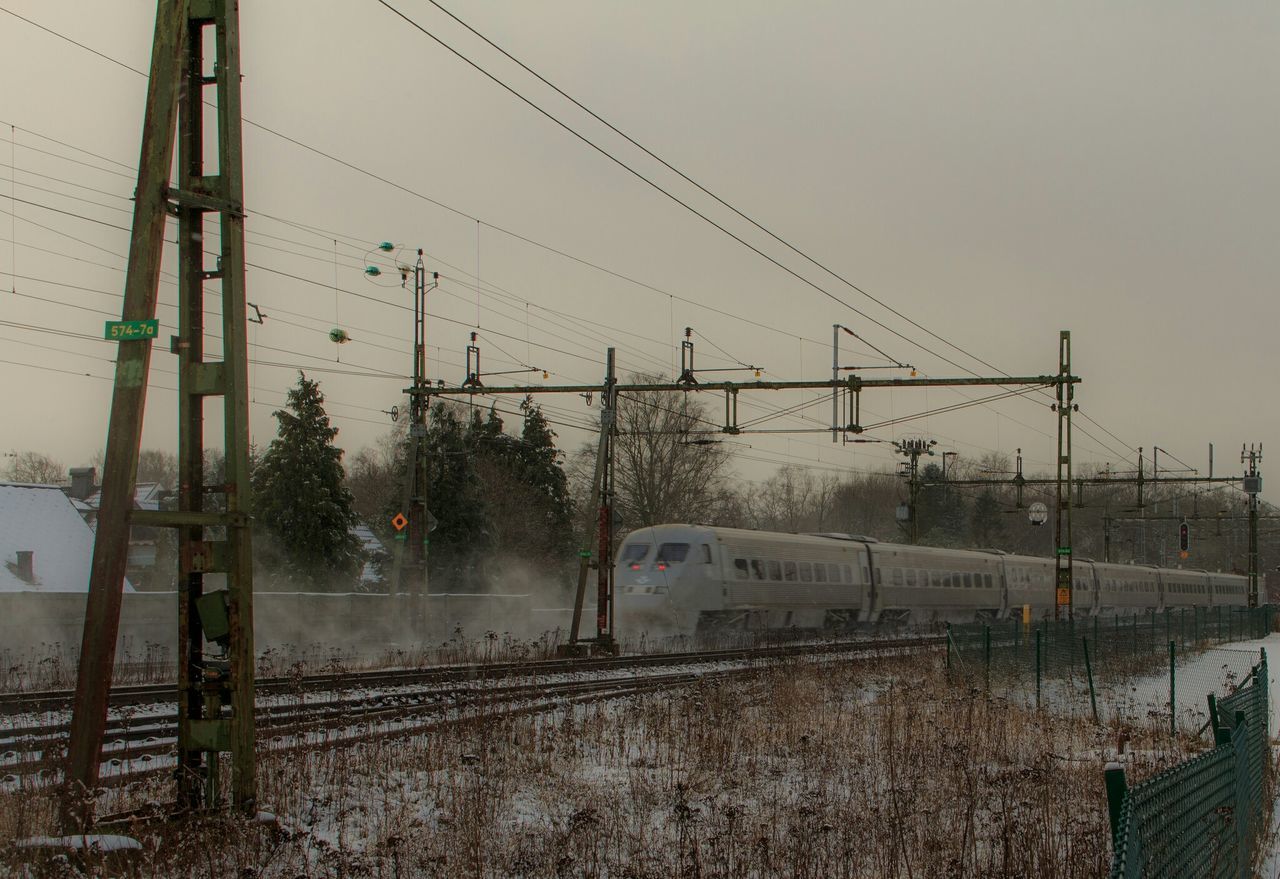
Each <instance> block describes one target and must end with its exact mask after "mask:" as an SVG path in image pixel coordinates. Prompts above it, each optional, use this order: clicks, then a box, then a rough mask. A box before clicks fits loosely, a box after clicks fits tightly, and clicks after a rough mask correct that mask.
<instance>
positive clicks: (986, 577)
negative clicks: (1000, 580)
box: [982, 574, 995, 589]
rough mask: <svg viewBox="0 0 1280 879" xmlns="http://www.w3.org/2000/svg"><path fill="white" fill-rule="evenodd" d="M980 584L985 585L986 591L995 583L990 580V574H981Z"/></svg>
mask: <svg viewBox="0 0 1280 879" xmlns="http://www.w3.org/2000/svg"><path fill="white" fill-rule="evenodd" d="M982 582H983V583H984V584H985V585H986V587H987V588H988V589H990V588H992V587H993V586H994V585H995V581H994V580H993V579H992V578H991V575H990V574H983V575H982Z"/></svg>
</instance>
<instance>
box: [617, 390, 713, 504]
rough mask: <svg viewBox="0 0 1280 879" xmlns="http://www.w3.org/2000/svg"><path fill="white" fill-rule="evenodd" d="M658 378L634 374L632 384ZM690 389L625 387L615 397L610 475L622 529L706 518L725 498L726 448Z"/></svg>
mask: <svg viewBox="0 0 1280 879" xmlns="http://www.w3.org/2000/svg"><path fill="white" fill-rule="evenodd" d="M646 381H657V379H656V378H653V377H651V376H644V375H638V376H634V377H633V382H635V383H643V382H646ZM693 394H694V392H691V391H690V392H685V393H668V392H663V391H628V392H627V393H625V394H620V395H619V397H618V438H617V443H616V446H615V454H614V474H615V480H616V483H615V484H616V488H617V495H618V508H619V511H620V512H621V514H622V519H623V524H624V527H626V528H628V529H632V528H640V527H644V526H646V525H657V524H660V523H662V522H708V521H711V520H713V519H714V518H715V517H716V515H717V513H718V512H719V510H720V508H721V507H722V505H723V501H724V499H725V488H726V482H727V479H728V475H729V457H730V453H729V451H728V449H727V448H726V447H725V446H723V445H721V444H720V442H719V440H718V439H717V438H715V437H712V436H707V435H705V434H699V433H695V431H702V430H706V429H707V428H708V427H711V428H715V427H718V426H719V425H717V424H716V423H715V422H714V421H712V420H711V419H710V418H708V417H707V411H706V406H704V405H703V403H702V402H701V401H700V400H698V399H697V398H696V397H694V395H693Z"/></svg>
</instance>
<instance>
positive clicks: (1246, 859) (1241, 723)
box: [1230, 681, 1266, 877]
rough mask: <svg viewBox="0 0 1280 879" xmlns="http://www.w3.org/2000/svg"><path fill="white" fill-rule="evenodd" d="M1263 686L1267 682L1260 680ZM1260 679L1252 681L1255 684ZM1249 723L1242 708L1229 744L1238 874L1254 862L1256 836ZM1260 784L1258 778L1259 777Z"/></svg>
mask: <svg viewBox="0 0 1280 879" xmlns="http://www.w3.org/2000/svg"><path fill="white" fill-rule="evenodd" d="M1261 684H1262V685H1263V686H1265V685H1266V682H1265V681H1262V682H1261ZM1258 685H1259V682H1257V681H1255V682H1254V686H1258ZM1249 733H1250V729H1249V725H1248V721H1246V720H1245V714H1244V712H1243V711H1237V712H1236V723H1235V728H1234V729H1232V730H1231V732H1230V736H1231V746H1232V750H1233V752H1234V756H1235V767H1234V768H1235V772H1234V776H1235V794H1236V803H1235V814H1236V821H1235V825H1236V828H1235V829H1236V863H1237V864H1238V865H1239V874H1240V876H1241V877H1245V876H1248V875H1249V874H1250V872H1251V870H1250V865H1251V864H1252V863H1253V850H1254V846H1253V845H1251V843H1252V842H1253V841H1254V840H1255V839H1256V838H1257V837H1256V836H1255V834H1254V830H1255V826H1254V825H1255V824H1256V823H1257V822H1256V821H1255V819H1254V815H1253V809H1252V808H1251V807H1250V797H1249V788H1250V783H1249ZM1258 783H1259V784H1261V779H1259V780H1258Z"/></svg>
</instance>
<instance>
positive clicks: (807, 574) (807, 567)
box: [800, 562, 813, 583]
mask: <svg viewBox="0 0 1280 879" xmlns="http://www.w3.org/2000/svg"><path fill="white" fill-rule="evenodd" d="M800 582H801V583H812V582H813V565H812V564H810V563H809V562H801V563H800Z"/></svg>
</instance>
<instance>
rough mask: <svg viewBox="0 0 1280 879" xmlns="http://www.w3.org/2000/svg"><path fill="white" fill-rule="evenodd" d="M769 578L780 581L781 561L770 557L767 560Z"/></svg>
mask: <svg viewBox="0 0 1280 879" xmlns="http://www.w3.org/2000/svg"><path fill="white" fill-rule="evenodd" d="M769 579H770V580H777V581H778V582H782V563H781V562H775V561H773V560H772V559H770V561H769Z"/></svg>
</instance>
